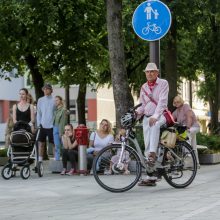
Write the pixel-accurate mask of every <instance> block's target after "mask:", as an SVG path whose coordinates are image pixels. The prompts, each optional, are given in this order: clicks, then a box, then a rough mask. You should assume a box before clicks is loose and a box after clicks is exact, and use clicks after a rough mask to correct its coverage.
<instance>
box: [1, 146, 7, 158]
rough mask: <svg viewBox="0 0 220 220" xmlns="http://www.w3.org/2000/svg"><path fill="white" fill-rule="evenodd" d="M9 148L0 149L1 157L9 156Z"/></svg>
mask: <svg viewBox="0 0 220 220" xmlns="http://www.w3.org/2000/svg"><path fill="white" fill-rule="evenodd" d="M7 151H8V149H7V148H3V149H0V157H7Z"/></svg>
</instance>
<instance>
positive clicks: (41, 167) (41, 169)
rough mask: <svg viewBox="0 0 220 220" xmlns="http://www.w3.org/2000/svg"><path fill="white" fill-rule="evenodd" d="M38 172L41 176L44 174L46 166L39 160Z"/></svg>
mask: <svg viewBox="0 0 220 220" xmlns="http://www.w3.org/2000/svg"><path fill="white" fill-rule="evenodd" d="M37 173H38V176H39V177H42V176H43V173H44V167H43V163H42V162H41V161H38V163H37Z"/></svg>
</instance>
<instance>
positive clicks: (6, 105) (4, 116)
mask: <svg viewBox="0 0 220 220" xmlns="http://www.w3.org/2000/svg"><path fill="white" fill-rule="evenodd" d="M1 102H2V120H3V121H2V122H3V123H4V122H6V121H7V119H8V117H9V110H10V102H9V101H6V100H3V101H1Z"/></svg>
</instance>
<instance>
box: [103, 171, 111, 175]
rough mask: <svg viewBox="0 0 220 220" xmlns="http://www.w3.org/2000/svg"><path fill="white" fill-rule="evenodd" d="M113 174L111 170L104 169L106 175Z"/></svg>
mask: <svg viewBox="0 0 220 220" xmlns="http://www.w3.org/2000/svg"><path fill="white" fill-rule="evenodd" d="M111 174H112V171H111V170H105V171H104V175H111Z"/></svg>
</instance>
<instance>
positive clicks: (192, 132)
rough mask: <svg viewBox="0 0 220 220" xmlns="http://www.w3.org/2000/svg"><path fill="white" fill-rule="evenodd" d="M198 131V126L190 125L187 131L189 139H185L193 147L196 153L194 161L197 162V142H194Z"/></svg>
mask: <svg viewBox="0 0 220 220" xmlns="http://www.w3.org/2000/svg"><path fill="white" fill-rule="evenodd" d="M199 131H200V127H191V128H190V129H189V132H188V137H189V140H188V141H187V142H188V143H189V144H190V145H191V146H192V148H193V150H194V152H195V155H196V161H197V163H198V164H199V156H198V150H197V142H196V134H197V133H198V132H199Z"/></svg>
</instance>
